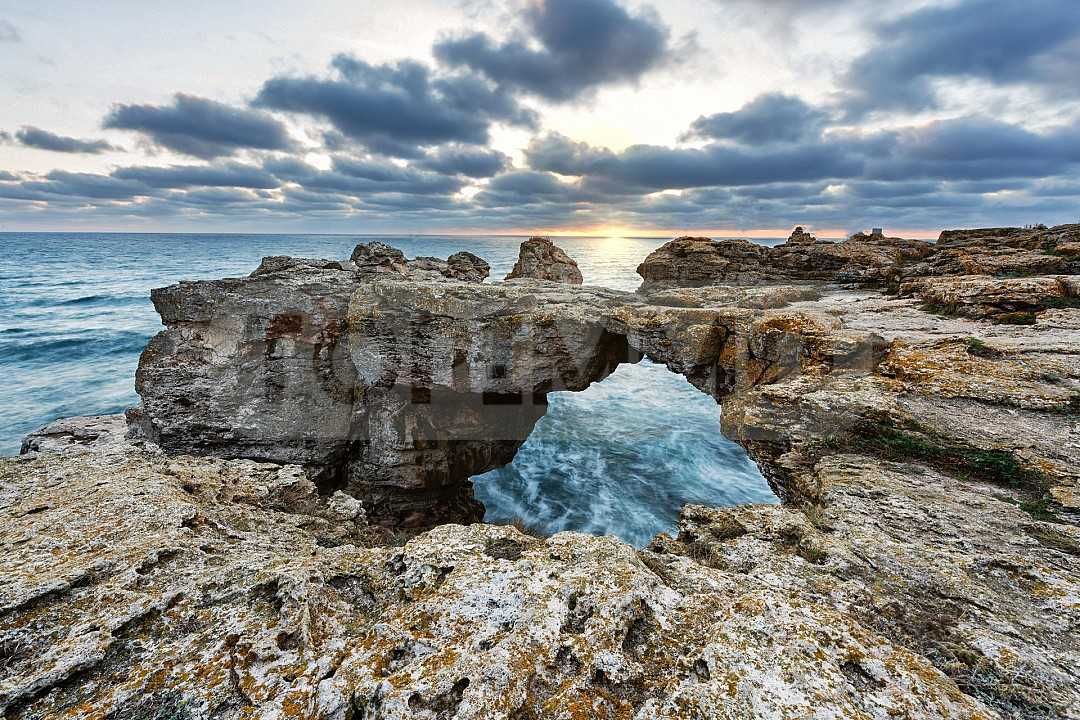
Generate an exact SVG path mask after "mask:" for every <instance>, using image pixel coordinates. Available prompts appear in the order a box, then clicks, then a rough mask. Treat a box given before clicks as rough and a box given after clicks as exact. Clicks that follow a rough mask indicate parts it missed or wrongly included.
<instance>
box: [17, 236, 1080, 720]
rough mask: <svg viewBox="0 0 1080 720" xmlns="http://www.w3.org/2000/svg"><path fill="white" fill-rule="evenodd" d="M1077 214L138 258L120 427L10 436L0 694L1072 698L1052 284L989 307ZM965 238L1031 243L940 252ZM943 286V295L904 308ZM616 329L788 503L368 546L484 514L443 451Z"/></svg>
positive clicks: (465, 467)
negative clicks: (711, 237)
mask: <svg viewBox="0 0 1080 720" xmlns="http://www.w3.org/2000/svg"><path fill="white" fill-rule="evenodd" d="M1072 232H1073V230H1072V229H1070V227H1065V228H1054V229H1050V230H1031V231H1028V230H1018V231H1015V232H1014V231H1012V230H1010V231H1007V232H1006V231H1001V232H999V231H986V230H984V231H972V233H970V234H959V233H953V234H943V240H944V243H943V246H942V247H941V248H935V249H932V250H930V251H925V252H924V249H920V248H919V246H917V245H909V244H906V243H897V244H895V245H892V244H890V243H893V242H894V241H892V240H890V239H889V238H876V237H875V238H871V237H869V236H867V237H866V238H857V239H855V240H853V241H851V242H858V243H868V242H873V243H878V244H879V245H881V246H883V247H889V248H892V249H891V250H888V251H886V250H882V253H883V255H881V256H880V257H885V256H886V255H889V253H893V254H891V255H889V257H892V258H893V260H891V261H890V263H888V264H881V265H875V264H874V263H873V262H871V263H869V264H863V265H858V264H852V263H851V262H849V260H843V258H844V257H846V255H845V253H849V252H854V248H853V247H848V248H845V249H842V250H841V251H839V252H836V250H835V249H836V247H838V246H840V245H843V243H839V244H834V245H833V249H831V250H827V251H823V252H825V254H830V253H831V255H830V256H831V257H833V258H834V259H837V262H838V263H840V264H839V265H837V267H838V268H839V270H838V271H837V273H835V274H831V275H830V277H831V279H833V280H836V279H838V278H840V277H843V278H852V277H854V278H856V279H857V280H858V282H859V284H863V285H865V284H866V283H868V282H869V280H867V278H870V277H877V278H878V279H877V280H876V282H877V283H878V284H879V285H880V286H881V287H879V288H864V289H851V288H844V287H840V286H837V285H834V284H825V283H823V282H814V281H811V280H800V282H798V283H797V284H793V283H792V281H791V279H790V278H789V279H788V281H787V283H786V284H782V285H781V284H765V285H757V284H756V280H753V279H752V280H751V282H752V283H754V284H753V286H752V287H725V286H708V287H670V288H665V287H658V288H653V289H652V290H651V291H649V292H642V293H637V294H635V293H619V292H615V291H610V290H604V289H600V288H589V287H578V286H571V285H565V284H557V283H551V282H544V281H537V280H513V281H508V282H505V283H501V284H481V283H478V282H467V281H464V280H459V279H456V278H455V277H453V276H447V275H446V274H445V273H443V272H442V271H441V270H440V268H441V267H442V266H441V265H438V263H441V262H442V261H435V264H433V265H431V266H427V265H428V264H427V262H426V261H425V262H424V263H423V264H424V265H425V267H421V266H420V264H421V263H420V262H419V261H418V260H414V261H408V260H405V262H404V268H403V269H394V270H391V271H374V272H372V271H368V270H364V269H361V267H360V263H357V264H356V266H353V265H352V264H350V263H339V264H336V265H335V264H333V263H332V261H308V260H295V261H292V262H286V261H283V260H279V259H271V260H270V261H268V262H264V266H263V267H262V268H260V270H259V271H257V272H256V273H255V274H253V276H252V277H250V278H244V279H237V280H223V281H215V282H210V283H184V284H181V285H178V286H174V287H173V288H168V289H165V290H163V291H157V292H156V293H155V298H154V299H155V303H156V304H157V306H158V308H159V311H160V312H161V313H162V318H163V320H164V321H165V322H166V325H167V329H166V331H165V332H164V333H163V334H162V335H159V336H158V338H155V339H154V341H152V342H151V344H150V346H149V347H148V348H147V351H146V353H145V354H144V357H143V360H142V363H141V364H140V370H139V389H140V392H141V393H142V394H143V399H144V405H143V408H142V409H141V410H139V411H135V412H132V413H131V414H130V416H131V420H132V424H133V427H134V428H135V429H136V431H137V432H136V433H135V436H134V437H133V438H130V439H129V438H126V437H125V436H124V425H123V421H122V420H121V419H119V418H91V419H87V420H69V421H65V422H63V423H58V424H54V425H53V426H50V427H48V428H45V429H43V430H42V431H39V432H38V433H35V434H34V435H32V436H31V437H29V438H28V439H27V442H26V444H25V447H24V449H25V450H26V451H27V454H26V455H25V456H24V457H23V458H21V459H10V460H3V461H0V514H2V518H0V520H2V525H0V542H2V546H3V547H2V550H3V552H2V553H0V712H3V713H6V716H10V717H14V718H46V717H49V718H52V717H72V718H74V717H92V718H121V717H124V718H127V717H154V718H159V717H181V718H244V717H263V718H278V717H280V718H288V717H312V718H314V717H320V718H321V717H328V718H342V719H343V720H346V719H347V720H355V719H356V718H365V717H366V718H376V717H378V718H398V717H400V718H514V719H515V720H520V719H521V718H577V717H597V718H627V717H633V718H702V717H709V718H712V717H721V718H723V717H728V718H766V717H768V718H773V717H843V718H867V717H870V718H896V717H902V718H913V719H914V718H938V717H941V718H946V717H947V718H995V717H1010V718H1012V717H1015V718H1025V719H1042V718H1046V719H1047V720H1049V719H1050V718H1062V717H1064V718H1080V674H1078V671H1077V668H1078V667H1080V641H1078V640H1077V632H1076V628H1077V627H1080V529H1078V522H1080V308H1077V307H1075V306H1073V305H1071V304H1070V303H1068V302H1056V301H1051V302H1046V301H1045V300H1042V301H1040V302H1039V303H1037V307H1036V305H1032V306H1030V307H1029V308H1028V310H1026V312H1029V313H1030V318H1028V319H1026V320H1025V322H1026V323H1028V324H1019V325H1016V324H1008V323H995V322H991V321H990V320H993V319H1000V318H996V317H995V315H996V314H997V313H998V312H999V310H1000V309H1002V308H1004V309H1005V310H1008V311H1010V312H1011V311H1013V308H1012V306H1007V305H1004V304H1003V303H1008V302H1014V301H1015V298H1016V297H1018V293H1019V292H1020V289H1021V288H1043V286H1044V285H1045V283H1046V279H1047V278H1048V277H1049V278H1052V279H1053V281H1054V282H1055V283H1061V284H1064V287H1066V288H1074V287H1075V285H1071V284H1070V283H1073V282H1074V276H1073V275H1072V274H1071V271H1070V273H1066V274H1061V275H1052V276H1045V275H1042V274H1040V273H1041V272H1042V271H1041V270H1039V269H1038V268H1041V267H1042V266H1040V265H1038V264H1035V265H1031V264H1027V260H1026V259H1025V254H1026V253H1035V254H1037V255H1046V256H1049V257H1058V255H1057V254H1056V253H1058V249H1057V248H1059V247H1060V246H1061V245H1063V244H1064V245H1067V244H1068V242H1071V241H1070V240H1069V238H1070V237H1072V235H1071V233H1072ZM675 242H676V243H678V244H677V245H676V246H674V247H684V246H685V247H690V249H691V250H693V251H694V252H698V251H699V250H701V248H704V245H702V243H703V242H706V241H697V240H694V241H687V242H682V241H675ZM707 242H711V241H707ZM791 244H793V245H798V246H799V247H801V248H803V249H802V250H799V251H795V250H788V251H784V253H785V254H786V255H788V256H790V257H804V258H806V257H810V256H812V255H815V254H817V253H818V251H819V248H818V245H825V244H824V243H818V242H814V243H811V242H809V241H808V240H805V239H800V240H799V242H796V243H791ZM1051 244H1052V247H1051ZM699 245H700V246H701V248H699ZM946 246H949V247H951V248H952V249H949V248H947V247H946ZM731 247H737V245H736V246H731ZM808 248H809V249H808ZM954 250H955V252H954ZM729 251H730V247H729V248H728V249H726V250H723V251H722V252H720V253H716V252H714V251H713V250H712V249H709V248H705V249H704V250H701V252H703V253H704V254H705V255H708V256H710V257H713V258H714V259H716V258H725V257H726V258H729V259H730V255H731V253H730V252H729ZM658 252H659V251H658ZM747 252H748V254H747V255H746V257H747V258H749V257H750V256H751V255H752V254H753V253H755V252H757V251H747ZM380 253H381V255H382V256H384V257H390V256H393V254H392V253H391V254H387V253H385V252H382V251H379V253H376V254H380ZM943 253H949V254H948V255H946V254H943ZM360 254H361V255H363V252H361V253H360ZM908 255H910V256H911V257H910V258H909V257H908ZM920 255H921V257H920ZM977 255H978V256H983V255H985V256H988V257H989V256H992V257H994V258H995V260H994V262H995V263H997V265H995V267H1011V268H1013V269H1014V270H1015V268H1018V267H1027V268H1029V269H1031V272H1034V273H1035V274H1031V273H1028V275H1025V276H1021V277H1019V278H1018V277H1013V276H1012V275H1014V270H1010V271H1009V272H1008V273H1007V275H1009V276H1008V277H1004V276H1002V277H999V276H994V275H992V274H982V275H978V276H971V275H969V274H968V271H967V269H965V268H964V267H963V265H962V264H961V265H956V264H955V263H954V261H955V260H956V258H958V257H967V258H971V257H975V256H977ZM393 257H396V256H393ZM1010 257H1011V258H1012V260H1010ZM1017 258H1019V260H1017ZM361 259H363V258H361ZM1013 260H1016V262H1013ZM680 262H681V261H680ZM725 262H727V261H726V260H725ZM791 262H792V263H793V264H791V265H789V266H788V267H795V268H798V267H799V263H802V262H804V260H798V261H797V262H796V261H794V260H792V261H791ZM806 262H809V261H808V260H807V261H806ZM979 262H982V261H981V260H980V261H979ZM739 263H742V264H741V265H740V266H739V267H741V268H742V269H738V270H732V271H731V272H733V273H735V275H736V276H738V275H739V273H743V272H747V273H749V272H760V268H759V269H758V270H752V265H751V264H750V261H749V260H746V261H745V262H744V261H743V260H740V261H739ZM391 264H392V265H395V267H396V264H395V262H392V263H391ZM449 264H450V263H449V262H448V263H447V265H449ZM376 265H377V266H379V267H382V266H384V265H383V263H382V261H379V262H377V263H376ZM692 265H693V263H688V264H686V265H685V266H684V265H678V267H690V266H692ZM923 266H925V267H928V268H929V267H932V268H936V270H935V271H934V272H928V271H927V272H924V271H923V270H919V271H918V272H920V273H922V275H919V276H917V277H916V276H911V277H907V276H905V273H907V272H908V271H909V270H910V269H911V268H915V267H923ZM669 267H676V265H669ZM715 267H720V263H719V261H717V263H716V265H715ZM867 268H869V270H867ZM950 268H953V269H956V268H959V272H952V271H951V270H950ZM864 271H866V272H864ZM879 271H880V272H879ZM679 272H681V271H679ZM721 272H728V271H727V270H723V269H722V268H721ZM800 272H801V271H800ZM830 273H832V271H830ZM643 274H644V273H643ZM685 277H686V276H685V275H679V274H678V273H676V274H675V275H671V276H670V278H673V279H676V280H677V279H678V278H684V279H685ZM695 277H696V276H695ZM646 280H648V278H646ZM678 281H679V282H682V280H678ZM706 281H707V279H706V278H704V277H702V278H701V282H706ZM1018 281H1020V282H1018ZM714 282H715V281H714ZM917 282H920V283H923V282H924V283H926V285H925V286H923V285H920V286H918V287H919V288H923V289H919V290H916V289H915V287H916V286H915V285H914V284H912V283H917ZM661 285H663V283H661ZM896 287H901V288H904V287H906V288H907V289H908V290H907V291H904V292H902V293H901V295H910V297H905V296H894V295H888V294H883V293H882V292H881V290H882V289H885V290H892V289H895V288H896ZM1048 287H1049V286H1047V288H1048ZM933 288H937V289H938V291H941V289H942V288H954V289H953V290H950V292H953V293H957V294H956V295H950V296H949V297H958V298H964V300H963V301H962V302H961V301H960V300H956V301H955V302H954V305H955V306H954V307H953V308H951V309H949V311H948V312H945V313H941V312H937V313H936V314H935V313H930V312H928V311H927V310H928V307H927V306H928V305H930V304H931V299H930V296H928V295H920V293H929V292H931V291H932V289H933ZM1025 292H1026V290H1025ZM1062 292H1067V293H1072V292H1074V291H1073V290H1071V289H1070V290H1067V291H1062ZM1039 293H1041V294H1038V293H1037V295H1038V297H1041V298H1045V297H1047V294H1046V292H1043V291H1042V290H1040V291H1039ZM1067 297H1072V295H1067ZM992 298H998V299H999V300H998V301H993V302H991V300H990V299H992ZM1003 298H1013V299H1003ZM969 307H970V308H974V309H973V310H971V311H968V309H967V308H969ZM988 308H989V309H988ZM987 318H990V319H989V320H988V319H987ZM642 355H647V356H648V357H650V358H652V359H654V360H656V361H658V362H663V363H665V364H666V365H667V367H669V368H670V369H671V370H672V371H674V372H678V373H681V374H683V375H685V376H686V377H687V378H688V379H689V380H690V381H691V382H692V383H693V384H694V385H695V386H696V387H698V388H699V389H700V390H702V391H703V392H705V393H707V394H709V395H710V396H712V397H714V398H715V399H717V400H718V401H720V403H721V419H722V427H723V430H724V432H725V434H726V435H728V436H729V437H731V438H733V439H735V440H737V441H738V442H739V443H740V444H742V446H743V447H745V448H746V449H747V451H748V452H749V454H750V456H751V457H752V458H753V459H754V460H755V461H756V462H757V463H758V465H759V467H760V468H761V470H762V472H763V474H764V475H765V476H766V478H767V479H768V480H769V482H770V484H771V485H772V487H773V489H774V490H775V491H776V492H777V494H778V495H779V496H780V497H781V498H782V500H783V501H784V503H783V505H781V506H749V507H742V508H726V509H717V508H712V509H710V508H700V507H689V508H686V509H685V510H684V513H683V517H682V519H681V522H680V530H679V532H678V534H677V536H676V537H667V536H659V537H658V538H656V540H655V541H654V542H653V543H652V544H651V545H650V546H649V548H647V549H644V550H635V549H633V548H631V547H629V546H627V545H625V544H623V543H620V542H618V541H617V540H614V539H611V538H591V537H586V536H581V535H575V534H572V533H563V534H559V535H556V536H554V537H552V538H547V539H542V538H533V537H529V536H526V535H522V534H521V533H519V532H518V531H516V530H514V529H512V528H506V527H493V526H484V525H471V526H468V527H465V526H462V525H445V526H442V527H439V528H436V529H434V530H431V531H428V532H426V533H423V534H420V535H417V536H416V537H414V538H412V539H411V540H409V541H408V542H407V543H406V544H405V545H404V547H394V546H390V545H387V544H386V543H387V540H388V539H389V538H390V532H389V531H388V530H386V529H383V528H380V527H379V525H380V524H382V525H390V526H394V527H398V528H400V527H401V526H403V525H405V526H408V525H417V526H422V525H427V524H430V523H431V522H433V521H441V520H446V519H469V518H477V517H479V512H480V511H481V508H480V507H479V506H478V504H476V503H475V501H473V500H472V498H471V488H470V486H469V483H468V475H469V474H470V473H473V472H481V471H482V470H483V469H487V468H489V467H493V466H496V465H497V464H502V463H505V462H508V461H509V459H510V458H512V456H513V452H514V450H515V449H516V447H517V444H519V443H520V442H522V441H523V440H524V438H525V436H526V435H527V434H528V431H529V429H530V428H531V427H532V423H533V422H535V420H536V419H537V418H539V417H540V416H541V415H542V414H543V411H544V407H545V405H544V400H545V397H546V394H547V393H548V392H551V391H553V390H563V389H565V390H579V389H582V388H584V387H586V386H587V385H588V384H589V383H591V382H594V381H596V380H598V379H600V378H602V377H604V376H605V375H606V374H607V373H609V372H611V370H612V369H613V368H614V367H615V365H617V364H618V363H620V362H632V361H634V360H636V359H637V358H638V357H640V356H642ZM339 366H340V367H339ZM275 393H276V395H275ZM305 395H308V396H309V401H308V402H307V403H304V402H303V398H304V397H305ZM140 433H141V434H142V435H144V436H145V438H141V437H140V436H139V435H140ZM213 456H217V457H213ZM241 458H247V459H241Z"/></svg>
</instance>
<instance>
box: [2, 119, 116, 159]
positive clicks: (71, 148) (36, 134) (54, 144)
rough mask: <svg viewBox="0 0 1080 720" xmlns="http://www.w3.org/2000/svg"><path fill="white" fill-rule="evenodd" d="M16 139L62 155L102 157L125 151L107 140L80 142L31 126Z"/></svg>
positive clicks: (24, 129) (24, 128)
mask: <svg viewBox="0 0 1080 720" xmlns="http://www.w3.org/2000/svg"><path fill="white" fill-rule="evenodd" d="M15 139H16V140H18V141H19V142H20V143H21V144H23V145H25V146H26V147H32V148H37V149H38V150H51V151H53V152H61V153H73V154H76V153H81V154H86V155H100V154H101V153H103V152H109V151H123V148H120V147H117V146H115V145H113V144H111V143H109V142H107V141H105V140H80V139H79V138H73V137H68V136H66V135H57V134H56V133H52V132H49V131H48V130H42V129H41V128H36V127H33V126H30V125H27V126H25V127H23V128H21V129H20V130H18V131H17V132H16V133H15Z"/></svg>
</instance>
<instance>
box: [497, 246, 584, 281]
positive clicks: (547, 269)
mask: <svg viewBox="0 0 1080 720" xmlns="http://www.w3.org/2000/svg"><path fill="white" fill-rule="evenodd" d="M515 278H532V279H534V280H550V281H551V282H558V283H566V284H568V285H580V284H581V282H582V278H581V271H580V270H579V269H578V266H577V263H576V262H574V260H573V258H571V257H570V256H569V255H567V254H566V253H565V252H563V250H562V248H560V247H558V246H557V245H555V244H554V243H553V242H551V240H548V239H547V238H542V237H534V238H529V239H528V240H526V241H525V242H523V243H521V250H520V251H519V254H518V260H517V262H516V263H514V268H513V269H512V270H511V271H510V273H509V274H508V275H507V276H506V279H507V280H513V279H515Z"/></svg>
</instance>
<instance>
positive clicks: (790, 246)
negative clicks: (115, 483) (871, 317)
mask: <svg viewBox="0 0 1080 720" xmlns="http://www.w3.org/2000/svg"><path fill="white" fill-rule="evenodd" d="M930 252H931V247H930V245H929V244H928V243H924V242H922V241H920V240H898V239H895V238H882V239H880V240H874V239H871V237H870V236H869V235H865V236H853V237H852V238H850V239H848V240H845V241H843V242H839V243H834V242H828V241H821V240H817V239H816V238H814V237H813V236H812V235H809V234H808V233H806V232H805V231H803V230H802V228H796V231H795V232H794V233H792V234H791V237H790V238H789V239H788V240H787V242H785V243H783V244H782V245H777V246H776V247H768V246H765V245H760V244H758V243H754V242H750V241H749V240H711V239H709V238H700V237H698V238H692V237H681V238H676V239H675V240H672V241H671V242H668V243H666V244H665V245H663V246H661V247H660V248H658V249H657V250H654V251H653V252H652V253H650V254H649V256H648V257H647V258H645V261H644V262H643V263H641V265H639V266H638V274H639V275H641V277H642V279H643V281H644V282H643V283H642V286H641V291H642V292H650V291H653V290H662V289H666V288H676V287H702V286H707V285H728V284H730V285H753V284H757V283H782V282H807V281H833V282H849V283H859V284H868V283H869V284H876V283H882V282H885V281H886V280H887V279H888V278H890V277H891V276H892V275H894V274H895V270H896V269H897V268H898V267H899V266H900V265H902V264H904V263H906V262H909V261H911V260H912V259H917V258H921V257H924V256H926V255H927V254H929V253H930Z"/></svg>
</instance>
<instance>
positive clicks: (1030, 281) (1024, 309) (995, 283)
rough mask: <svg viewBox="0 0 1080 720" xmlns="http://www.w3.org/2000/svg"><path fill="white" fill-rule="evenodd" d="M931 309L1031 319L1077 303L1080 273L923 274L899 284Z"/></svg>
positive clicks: (998, 318) (1079, 304) (996, 319)
mask: <svg viewBox="0 0 1080 720" xmlns="http://www.w3.org/2000/svg"><path fill="white" fill-rule="evenodd" d="M899 294H900V296H901V297H915V298H918V299H919V300H921V301H922V302H924V303H926V304H927V305H928V306H929V307H930V308H931V309H934V310H937V311H940V312H945V313H948V314H954V315H966V316H968V317H975V318H986V319H989V320H992V321H994V322H1013V323H1032V322H1034V321H1035V315H1036V313H1038V312H1041V311H1043V310H1046V309H1047V308H1051V307H1067V306H1077V307H1080V276H1078V275H1058V276H1053V277H1021V278H996V277H990V276H986V275H962V276H959V277H925V278H916V279H912V280H906V281H904V282H903V283H901V285H900V291H899Z"/></svg>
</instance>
